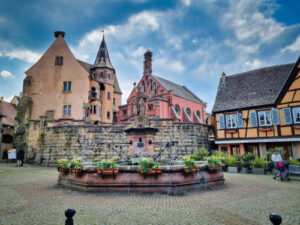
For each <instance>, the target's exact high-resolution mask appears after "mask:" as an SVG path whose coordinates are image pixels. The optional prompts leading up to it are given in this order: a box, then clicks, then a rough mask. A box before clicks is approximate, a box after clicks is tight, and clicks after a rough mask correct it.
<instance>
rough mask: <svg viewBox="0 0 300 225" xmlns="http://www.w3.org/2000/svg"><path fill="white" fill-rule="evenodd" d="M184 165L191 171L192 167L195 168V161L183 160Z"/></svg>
mask: <svg viewBox="0 0 300 225" xmlns="http://www.w3.org/2000/svg"><path fill="white" fill-rule="evenodd" d="M184 165H185V168H187V169H189V170H190V171H192V170H193V169H195V168H196V167H197V166H196V164H195V162H194V161H192V160H185V161H184Z"/></svg>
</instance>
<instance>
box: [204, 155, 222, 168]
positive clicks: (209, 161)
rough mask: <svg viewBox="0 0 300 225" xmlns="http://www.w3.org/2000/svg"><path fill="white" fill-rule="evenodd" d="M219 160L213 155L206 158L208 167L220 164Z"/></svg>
mask: <svg viewBox="0 0 300 225" xmlns="http://www.w3.org/2000/svg"><path fill="white" fill-rule="evenodd" d="M221 163H222V162H221V161H220V160H219V159H216V158H214V157H209V158H208V159H207V164H208V165H209V166H210V167H218V166H221Z"/></svg>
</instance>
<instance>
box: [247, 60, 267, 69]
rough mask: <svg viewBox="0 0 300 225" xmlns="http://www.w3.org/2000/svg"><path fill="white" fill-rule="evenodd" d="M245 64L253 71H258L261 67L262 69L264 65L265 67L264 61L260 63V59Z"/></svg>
mask: <svg viewBox="0 0 300 225" xmlns="http://www.w3.org/2000/svg"><path fill="white" fill-rule="evenodd" d="M245 64H246V65H247V66H249V67H250V68H252V69H257V68H259V67H262V65H263V63H262V61H260V60H258V59H254V60H252V61H247V62H246V63H245Z"/></svg>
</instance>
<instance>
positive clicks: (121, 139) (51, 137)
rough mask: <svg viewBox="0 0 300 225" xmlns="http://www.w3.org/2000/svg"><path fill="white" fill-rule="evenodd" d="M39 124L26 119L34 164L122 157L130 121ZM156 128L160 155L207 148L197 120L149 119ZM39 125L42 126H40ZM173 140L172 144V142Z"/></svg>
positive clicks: (28, 152)
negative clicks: (76, 159) (121, 122)
mask: <svg viewBox="0 0 300 225" xmlns="http://www.w3.org/2000/svg"><path fill="white" fill-rule="evenodd" d="M45 123H46V124H48V125H46V126H45V127H44V128H43V125H42V127H41V123H40V122H37V121H36V122H34V121H30V122H29V124H28V125H27V126H26V131H25V132H26V139H27V146H26V154H25V155H26V159H27V160H28V161H32V162H33V161H34V162H35V163H37V164H42V165H53V164H55V162H56V161H57V159H59V158H67V159H69V160H71V159H73V157H81V158H82V159H83V162H90V161H91V160H92V159H93V158H95V157H100V158H111V157H114V156H119V157H121V158H122V159H126V157H127V152H128V147H129V141H128V137H127V134H126V133H125V132H124V131H125V130H126V129H128V128H129V127H130V126H131V125H100V126H99V125H64V126H51V123H50V122H48V123H47V122H45ZM150 126H151V127H155V128H158V130H159V132H158V133H157V134H156V135H155V137H154V143H153V144H154V145H155V151H156V153H159V152H160V150H161V149H163V148H164V147H165V145H166V144H167V142H170V143H171V146H170V148H165V150H164V151H163V152H162V156H169V155H171V156H172V157H175V158H177V157H179V156H181V155H187V154H191V153H192V152H193V151H194V150H196V149H198V148H200V147H206V148H208V136H207V135H208V126H207V125H204V124H197V123H174V122H173V121H172V120H150ZM41 128H42V129H41ZM172 143H173V144H172Z"/></svg>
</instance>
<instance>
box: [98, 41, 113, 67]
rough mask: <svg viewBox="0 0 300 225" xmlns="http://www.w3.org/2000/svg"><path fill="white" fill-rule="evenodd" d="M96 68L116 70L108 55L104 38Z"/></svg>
mask: <svg viewBox="0 0 300 225" xmlns="http://www.w3.org/2000/svg"><path fill="white" fill-rule="evenodd" d="M94 67H106V68H110V69H113V70H114V67H113V66H112V64H111V62H110V59H109V54H108V50H107V46H106V43H105V39H104V36H103V39H102V42H101V44H100V48H99V50H98V54H97V57H96V60H95V62H94Z"/></svg>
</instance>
